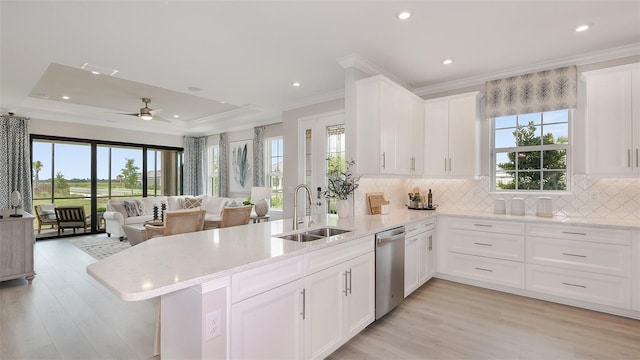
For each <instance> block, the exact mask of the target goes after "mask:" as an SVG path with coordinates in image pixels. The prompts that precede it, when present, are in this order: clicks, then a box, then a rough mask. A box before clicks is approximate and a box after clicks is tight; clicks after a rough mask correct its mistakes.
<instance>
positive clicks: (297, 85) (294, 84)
mask: <svg viewBox="0 0 640 360" xmlns="http://www.w3.org/2000/svg"><path fill="white" fill-rule="evenodd" d="M291 85H293V86H295V87H300V85H301V84H300V83H299V82H297V81H296V82H294V83H292V84H291Z"/></svg>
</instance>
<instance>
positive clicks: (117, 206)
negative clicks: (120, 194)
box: [110, 204, 129, 218]
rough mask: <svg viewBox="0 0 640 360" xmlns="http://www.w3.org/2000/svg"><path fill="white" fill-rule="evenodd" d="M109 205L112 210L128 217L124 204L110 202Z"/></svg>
mask: <svg viewBox="0 0 640 360" xmlns="http://www.w3.org/2000/svg"><path fill="white" fill-rule="evenodd" d="M110 206H111V209H113V211H117V212H119V213H120V214H122V217H123V218H128V217H129V214H127V209H125V208H124V204H111V205H110Z"/></svg>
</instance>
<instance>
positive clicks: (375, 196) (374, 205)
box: [367, 193, 389, 215]
mask: <svg viewBox="0 0 640 360" xmlns="http://www.w3.org/2000/svg"><path fill="white" fill-rule="evenodd" d="M367 202H368V203H369V213H370V214H371V215H377V214H380V213H381V212H382V210H381V205H388V204H389V201H387V200H385V199H384V193H367Z"/></svg>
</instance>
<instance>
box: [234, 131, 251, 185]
mask: <svg viewBox="0 0 640 360" xmlns="http://www.w3.org/2000/svg"><path fill="white" fill-rule="evenodd" d="M229 145H230V146H229V148H230V150H231V151H230V153H231V154H230V155H231V156H229V169H231V176H230V179H229V183H230V184H229V191H230V192H236V193H238V192H239V193H242V192H247V193H248V192H250V191H251V186H252V185H253V184H252V182H253V175H252V172H251V170H252V169H251V166H252V164H253V141H252V140H243V141H236V142H232V143H230V144H229Z"/></svg>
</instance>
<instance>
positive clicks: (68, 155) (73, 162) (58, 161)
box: [33, 141, 151, 180]
mask: <svg viewBox="0 0 640 360" xmlns="http://www.w3.org/2000/svg"><path fill="white" fill-rule="evenodd" d="M111 149H112V150H111V161H112V163H111V178H112V179H115V177H116V176H117V175H118V174H120V172H121V171H120V170H121V169H122V168H123V167H124V164H125V162H126V160H125V158H132V159H135V161H134V164H135V165H136V166H138V167H139V168H140V170H139V171H141V170H142V150H140V149H128V148H117V147H113V148H111ZM108 151H109V148H108V147H104V146H98V179H107V178H109V162H108V154H109V152H108ZM51 152H52V146H51V143H47V142H35V141H34V142H33V161H37V160H40V162H42V165H43V166H42V170H41V171H40V174H39V177H40V180H45V179H50V178H51V170H52V169H51V166H52V163H51ZM150 165H151V164H150ZM54 171H55V172H54V176H55V174H57V173H58V172H62V174H63V175H64V177H65V179H73V178H78V179H89V178H90V177H91V146H90V145H77V144H65V143H56V144H55V169H54Z"/></svg>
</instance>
